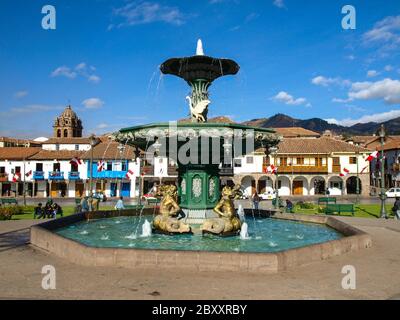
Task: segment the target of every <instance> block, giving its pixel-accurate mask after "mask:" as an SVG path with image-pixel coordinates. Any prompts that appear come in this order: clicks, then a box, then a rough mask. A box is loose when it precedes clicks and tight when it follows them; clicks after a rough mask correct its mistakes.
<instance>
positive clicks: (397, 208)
mask: <svg viewBox="0 0 400 320" xmlns="http://www.w3.org/2000/svg"><path fill="white" fill-rule="evenodd" d="M392 211H393V213H394V218H395V219H396V220H400V197H396V201H395V202H394V204H393V208H392Z"/></svg>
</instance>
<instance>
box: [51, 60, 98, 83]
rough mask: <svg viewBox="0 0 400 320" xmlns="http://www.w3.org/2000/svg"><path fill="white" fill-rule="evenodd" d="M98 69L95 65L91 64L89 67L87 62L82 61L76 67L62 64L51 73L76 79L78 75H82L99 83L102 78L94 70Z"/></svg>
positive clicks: (52, 75)
mask: <svg viewBox="0 0 400 320" xmlns="http://www.w3.org/2000/svg"><path fill="white" fill-rule="evenodd" d="M95 70H96V68H95V67H93V66H90V67H88V66H87V64H86V63H85V62H81V63H79V64H77V65H76V66H75V67H74V68H71V67H68V66H61V67H58V68H57V69H55V70H54V71H53V72H52V73H51V77H59V76H62V77H67V78H69V79H75V78H76V77H77V76H81V77H83V78H86V79H88V81H89V82H92V83H98V82H100V80H101V78H100V77H99V76H97V75H95V74H93V72H94V71H95Z"/></svg>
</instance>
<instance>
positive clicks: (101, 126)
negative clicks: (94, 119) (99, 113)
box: [96, 123, 110, 129]
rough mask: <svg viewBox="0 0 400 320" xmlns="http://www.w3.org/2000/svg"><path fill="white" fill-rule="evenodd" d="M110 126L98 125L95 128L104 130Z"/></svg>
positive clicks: (105, 124)
mask: <svg viewBox="0 0 400 320" xmlns="http://www.w3.org/2000/svg"><path fill="white" fill-rule="evenodd" d="M109 126H110V125H109V124H107V123H99V124H98V125H97V126H96V129H105V128H108V127H109Z"/></svg>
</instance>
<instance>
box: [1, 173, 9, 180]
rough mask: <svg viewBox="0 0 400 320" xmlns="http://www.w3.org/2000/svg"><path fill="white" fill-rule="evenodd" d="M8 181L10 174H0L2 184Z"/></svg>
mask: <svg viewBox="0 0 400 320" xmlns="http://www.w3.org/2000/svg"><path fill="white" fill-rule="evenodd" d="M7 181H8V174H7V173H0V182H7Z"/></svg>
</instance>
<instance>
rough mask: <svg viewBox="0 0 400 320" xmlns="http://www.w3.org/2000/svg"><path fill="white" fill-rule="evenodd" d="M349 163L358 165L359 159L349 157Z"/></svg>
mask: <svg viewBox="0 0 400 320" xmlns="http://www.w3.org/2000/svg"><path fill="white" fill-rule="evenodd" d="M349 163H350V164H357V158H356V157H349Z"/></svg>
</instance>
